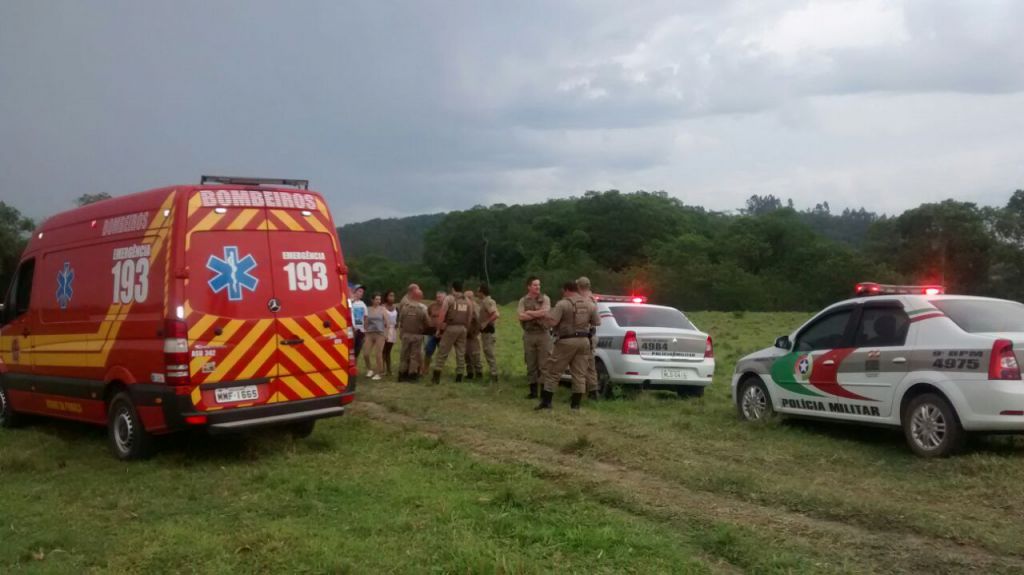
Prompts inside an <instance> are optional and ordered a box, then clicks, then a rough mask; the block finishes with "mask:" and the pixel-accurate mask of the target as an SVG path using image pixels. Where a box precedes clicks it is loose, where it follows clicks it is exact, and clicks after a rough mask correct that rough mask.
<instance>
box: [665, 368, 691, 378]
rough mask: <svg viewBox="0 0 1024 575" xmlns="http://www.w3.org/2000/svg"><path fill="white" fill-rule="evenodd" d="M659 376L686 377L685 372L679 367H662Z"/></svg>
mask: <svg viewBox="0 0 1024 575" xmlns="http://www.w3.org/2000/svg"><path fill="white" fill-rule="evenodd" d="M661 377H662V379H686V374H685V373H683V370H681V369H670V368H662V369H661Z"/></svg>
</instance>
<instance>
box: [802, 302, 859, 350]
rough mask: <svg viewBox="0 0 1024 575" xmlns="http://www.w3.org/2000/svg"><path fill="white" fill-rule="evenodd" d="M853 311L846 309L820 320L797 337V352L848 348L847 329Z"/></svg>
mask: <svg viewBox="0 0 1024 575" xmlns="http://www.w3.org/2000/svg"><path fill="white" fill-rule="evenodd" d="M852 314H853V310H851V309H844V310H841V311H837V312H834V313H830V314H828V315H827V316H825V317H823V318H821V319H818V320H817V321H815V322H814V323H812V324H811V325H809V326H807V327H806V328H804V330H803V331H801V332H800V335H798V336H796V346H795V348H794V349H796V351H814V350H818V349H836V348H840V347H846V339H847V338H846V328H847V324H849V323H850V316H851V315H852Z"/></svg>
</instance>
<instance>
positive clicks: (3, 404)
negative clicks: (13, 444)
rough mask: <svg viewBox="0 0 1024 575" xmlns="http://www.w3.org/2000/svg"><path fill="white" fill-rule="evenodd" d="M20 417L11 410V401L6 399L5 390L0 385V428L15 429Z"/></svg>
mask: <svg viewBox="0 0 1024 575" xmlns="http://www.w3.org/2000/svg"><path fill="white" fill-rule="evenodd" d="M21 419H22V418H21V416H19V415H18V414H17V413H14V410H13V409H11V400H10V399H9V398H8V397H7V390H5V389H4V388H3V386H2V385H0V427H3V428H8V429H9V428H11V427H17V426H18V424H20V423H21Z"/></svg>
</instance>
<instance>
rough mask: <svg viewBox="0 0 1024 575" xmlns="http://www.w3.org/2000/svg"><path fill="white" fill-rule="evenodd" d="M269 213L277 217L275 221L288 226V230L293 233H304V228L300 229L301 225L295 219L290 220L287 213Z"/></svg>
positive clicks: (276, 211)
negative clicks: (277, 220)
mask: <svg viewBox="0 0 1024 575" xmlns="http://www.w3.org/2000/svg"><path fill="white" fill-rule="evenodd" d="M271 213H273V214H274V215H275V216H277V219H279V220H281V222H282V223H284V225H286V226H288V229H290V230H292V231H293V232H304V231H306V228H304V227H302V224H300V223H299V222H297V221H295V219H294V218H292V217H291V216H290V215H289V214H288V212H286V211H284V210H271Z"/></svg>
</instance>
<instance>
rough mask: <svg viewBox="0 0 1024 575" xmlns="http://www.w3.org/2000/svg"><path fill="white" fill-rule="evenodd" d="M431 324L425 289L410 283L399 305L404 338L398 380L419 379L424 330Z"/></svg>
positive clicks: (399, 316)
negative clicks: (425, 300)
mask: <svg viewBox="0 0 1024 575" xmlns="http://www.w3.org/2000/svg"><path fill="white" fill-rule="evenodd" d="M430 325H431V321H430V315H429V314H428V313H427V306H425V305H423V291H422V290H420V286H418V285H416V284H410V285H409V288H408V289H407V290H406V294H405V297H403V298H402V303H401V304H399V307H398V329H399V332H400V333H401V338H402V351H401V355H399V360H398V381H408V382H411V383H415V382H417V381H419V379H420V364H421V363H422V362H423V337H424V336H423V332H424V331H426V330H427V329H428V328H429V327H430Z"/></svg>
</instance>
